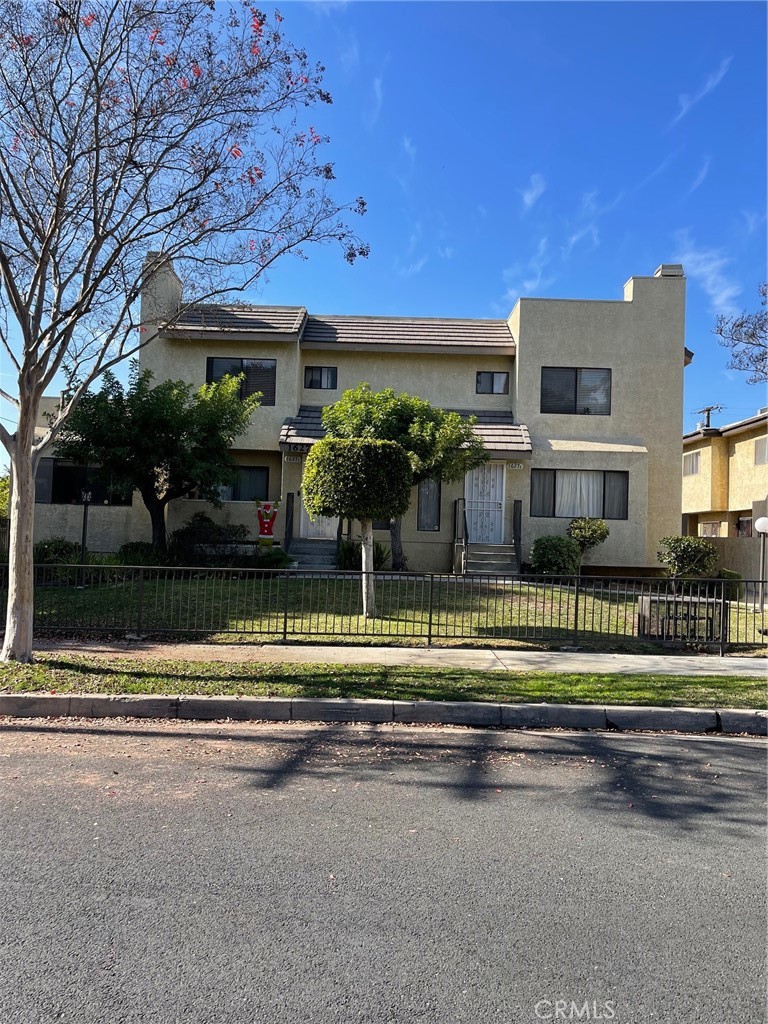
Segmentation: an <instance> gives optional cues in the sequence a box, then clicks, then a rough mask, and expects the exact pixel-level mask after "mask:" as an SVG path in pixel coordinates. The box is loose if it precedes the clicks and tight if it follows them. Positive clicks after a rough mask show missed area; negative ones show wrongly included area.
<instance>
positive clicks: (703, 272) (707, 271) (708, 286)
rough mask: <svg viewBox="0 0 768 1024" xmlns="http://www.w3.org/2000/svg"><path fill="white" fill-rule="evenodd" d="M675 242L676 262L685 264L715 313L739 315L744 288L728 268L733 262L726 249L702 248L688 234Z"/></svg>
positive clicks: (683, 232)
mask: <svg viewBox="0 0 768 1024" xmlns="http://www.w3.org/2000/svg"><path fill="white" fill-rule="evenodd" d="M675 243H676V245H677V253H676V255H675V262H679V263H682V264H683V267H684V269H685V273H686V274H687V275H688V277H689V278H691V280H692V281H695V282H696V283H697V284H698V285H699V287H700V288H701V289H702V290H703V291H704V293H705V294H706V295H707V297H708V298H709V307H710V309H711V311H712V312H713V313H715V314H720V313H722V314H724V315H725V316H734V315H735V314H736V313H738V312H739V307H738V305H737V303H736V299H737V297H738V296H739V295H741V285H740V284H739V283H738V281H736V280H734V278H733V277H731V276H730V274H729V271H728V267H729V265H730V264H731V263H732V260H731V259H729V257H728V256H726V254H725V252H724V250H723V249H703V248H701V247H700V246H698V245H697V244H696V243H695V241H694V240H693V239H692V238H691V236H690V233H689V232H688V231H678V232H677V233H676V235H675Z"/></svg>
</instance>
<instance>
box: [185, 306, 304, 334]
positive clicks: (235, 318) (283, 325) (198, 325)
mask: <svg viewBox="0 0 768 1024" xmlns="http://www.w3.org/2000/svg"><path fill="white" fill-rule="evenodd" d="M306 315H307V311H306V309H305V308H304V307H303V306H248V305H245V304H243V305H233V306H219V305H215V304H213V303H212V304H210V305H206V304H204V303H200V304H199V305H197V306H190V307H189V309H186V310H185V311H184V312H183V313H182V314H181V315H180V316H179V319H178V320H177V321H176V322H175V323H174V324H173V325H172V326H171V327H170V328H169V329H168V330H169V332H170V333H173V334H175V333H177V332H186V331H239V332H248V333H254V332H255V333H264V334H297V333H298V332H299V331H300V330H301V327H302V324H303V323H304V320H305V318H306Z"/></svg>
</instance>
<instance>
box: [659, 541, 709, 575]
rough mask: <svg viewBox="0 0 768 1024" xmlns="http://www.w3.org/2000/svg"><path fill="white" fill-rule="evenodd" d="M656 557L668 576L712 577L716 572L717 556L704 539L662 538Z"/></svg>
mask: <svg viewBox="0 0 768 1024" xmlns="http://www.w3.org/2000/svg"><path fill="white" fill-rule="evenodd" d="M660 543H661V547H660V548H659V551H658V553H657V555H656V557H657V558H658V560H659V561H660V562H661V564H662V565H665V566H666V567H667V572H668V573H669V575H670V576H672V577H675V578H679V577H682V576H699V577H712V576H714V575H715V572H716V571H717V563H718V554H717V548H716V547H715V545H714V544H713V543H712V542H711V541H709V540H707V538H706V537H662V538H661V542H660Z"/></svg>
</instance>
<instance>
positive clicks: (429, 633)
mask: <svg viewBox="0 0 768 1024" xmlns="http://www.w3.org/2000/svg"><path fill="white" fill-rule="evenodd" d="M434 586H435V574H434V573H433V572H432V573H430V574H429V618H428V620H427V647H431V646H432V593H433V590H434Z"/></svg>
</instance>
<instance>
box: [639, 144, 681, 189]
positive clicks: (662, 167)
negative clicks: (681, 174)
mask: <svg viewBox="0 0 768 1024" xmlns="http://www.w3.org/2000/svg"><path fill="white" fill-rule="evenodd" d="M681 152H682V149H680V148H678V149H676V150H674V151H673V152H672V153H668V154H667V155H666V156H665V157H664V159H663V160H662V161H661V163H659V164H656V166H655V167H654V168H653V170H652V171H651V172H650V174H646V176H645V177H644V178H642V179H641V180H640V181H639V182H638V183H637V184H636V185H633V187H632V188H631V190H630V193H633V192H639V191H640V189H641V188H645V186H646V185H648V184H650V183H651V182H652V181H653V179H654V178H658V176H659V175H660V174H663V173H664V171H666V169H667V168H668V167H669V165H670V164H671V163H672V162H673V161H674V160H676V159H677V157H678V156H680V153H681Z"/></svg>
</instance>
